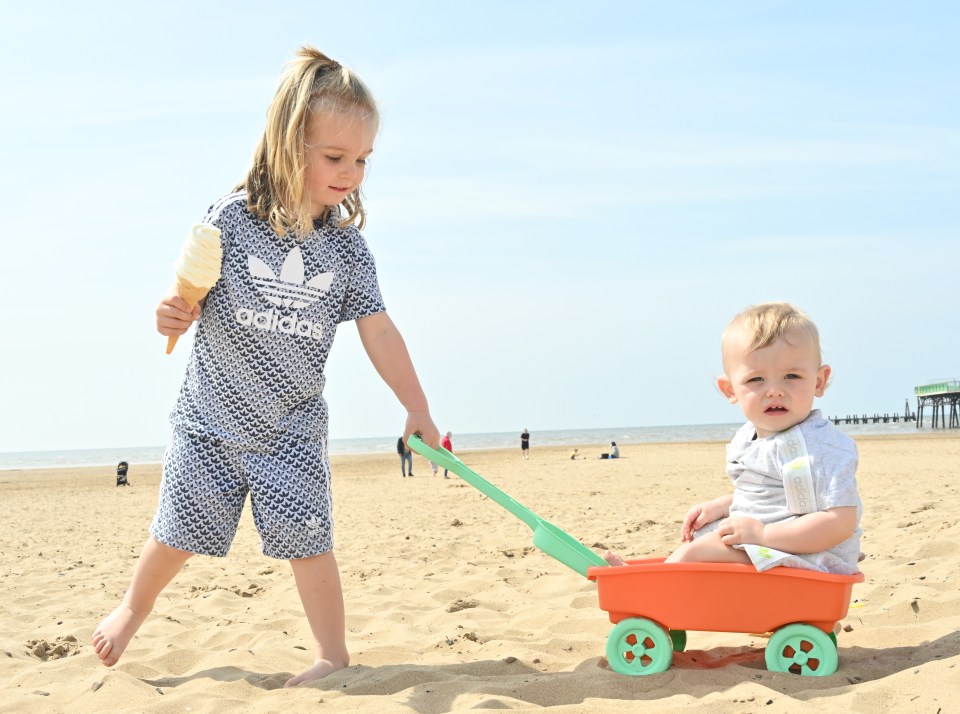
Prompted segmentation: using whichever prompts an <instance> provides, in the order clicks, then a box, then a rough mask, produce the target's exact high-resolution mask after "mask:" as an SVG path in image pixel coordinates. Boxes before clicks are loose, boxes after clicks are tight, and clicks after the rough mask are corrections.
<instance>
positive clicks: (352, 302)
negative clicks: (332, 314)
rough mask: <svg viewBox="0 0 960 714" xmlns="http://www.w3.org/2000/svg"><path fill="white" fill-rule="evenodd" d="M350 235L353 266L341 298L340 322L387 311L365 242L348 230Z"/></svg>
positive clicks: (371, 255) (373, 263) (375, 267)
mask: <svg viewBox="0 0 960 714" xmlns="http://www.w3.org/2000/svg"><path fill="white" fill-rule="evenodd" d="M350 233H351V234H352V237H353V238H354V264H353V270H352V272H351V273H350V276H349V278H348V283H347V289H346V292H345V293H344V296H343V308H342V309H341V311H340V318H339V321H340V322H349V321H351V320H359V319H360V318H361V317H367V316H369V315H375V314H377V313H378V312H384V311H385V310H386V309H387V308H386V306H385V305H384V304H383V297H382V296H381V294H380V283H379V282H378V280H377V266H376V263H375V262H374V260H373V254H372V253H371V252H370V248H369V247H368V246H367V241H366V240H365V239H364V238H363V236H362V235H360V232H359V231H357V230H356V229H353V230H350Z"/></svg>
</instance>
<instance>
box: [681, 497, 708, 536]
mask: <svg viewBox="0 0 960 714" xmlns="http://www.w3.org/2000/svg"><path fill="white" fill-rule="evenodd" d="M715 520H716V517H714V516H712V515H711V513H710V502H709V501H708V502H706V503H698V504H697V505H696V506H693V507H692V508H691V509H690V510H689V511H687V515H685V516H684V517H683V525H681V526H680V541H681V542H682V543H688V542H690V541H692V540H693V534H694V533H695V532H696V531H698V530H700V529H701V528H703V527H704V526H705V525H707V524H708V523H712V522H713V521H715Z"/></svg>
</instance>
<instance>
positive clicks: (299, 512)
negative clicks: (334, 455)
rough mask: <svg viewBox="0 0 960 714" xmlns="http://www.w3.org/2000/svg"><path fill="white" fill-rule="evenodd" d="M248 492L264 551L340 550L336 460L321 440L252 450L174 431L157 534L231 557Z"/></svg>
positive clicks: (303, 554) (278, 554) (176, 544)
mask: <svg viewBox="0 0 960 714" xmlns="http://www.w3.org/2000/svg"><path fill="white" fill-rule="evenodd" d="M247 492H249V493H250V504H251V507H252V510H253V520H254V523H255V524H256V526H257V531H258V532H259V533H260V547H261V549H262V550H263V554H264V555H266V556H268V557H271V558H280V559H284V560H289V559H291V558H309V557H311V556H314V555H319V554H321V553H326V552H328V551H330V550H333V515H332V514H333V508H332V497H331V493H330V462H329V459H328V458H327V450H326V444H325V443H324V442H316V441H295V440H292V439H283V440H280V441H278V442H277V443H276V444H274V445H273V448H271V449H269V450H264V451H245V450H243V449H240V448H238V447H237V446H236V445H233V444H230V443H228V442H224V441H223V440H221V439H218V438H216V437H210V436H204V435H199V434H191V433H187V432H184V431H182V430H181V429H174V431H173V435H172V437H171V440H170V446H169V448H168V449H167V453H166V455H165V456H164V460H163V480H162V481H161V483H160V502H159V504H158V506H157V513H156V515H155V516H154V518H153V523H151V525H150V533H151V535H153V537H154V538H156V539H157V540H158V541H160V542H161V543H165V544H166V545H169V546H171V547H173V548H178V549H180V550H186V551H189V552H191V553H200V554H202V555H213V556H225V555H226V554H227V552H228V551H229V550H230V544H231V542H233V537H234V535H235V534H236V532H237V524H238V523H239V522H240V514H241V513H242V511H243V504H244V501H245V500H246V498H247Z"/></svg>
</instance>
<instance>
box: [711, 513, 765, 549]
mask: <svg viewBox="0 0 960 714" xmlns="http://www.w3.org/2000/svg"><path fill="white" fill-rule="evenodd" d="M763 528H764V526H763V523H761V522H760V521H758V520H757V519H756V518H747V517H745V516H734V517H733V518H725V519H724V520H722V521H720V525H719V526H717V535H719V536H720V541H721V542H722V543H723V544H724V545H741V544H743V543H751V544H754V545H763Z"/></svg>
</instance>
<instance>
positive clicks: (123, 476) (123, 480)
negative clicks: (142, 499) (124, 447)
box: [117, 461, 130, 486]
mask: <svg viewBox="0 0 960 714" xmlns="http://www.w3.org/2000/svg"><path fill="white" fill-rule="evenodd" d="M129 468H130V464H128V463H127V462H126V461H121V462H120V463H119V464H117V486H129V485H130V483H129V482H128V481H127V469H129Z"/></svg>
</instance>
